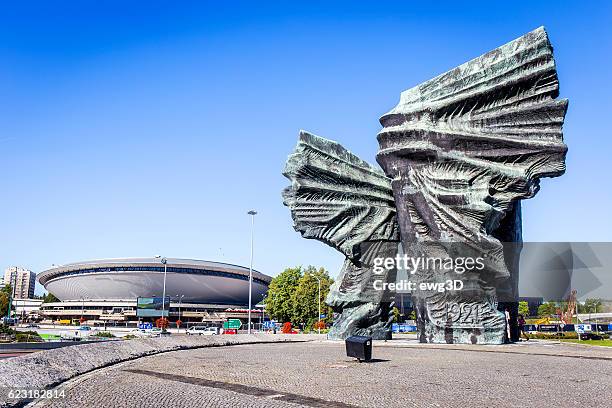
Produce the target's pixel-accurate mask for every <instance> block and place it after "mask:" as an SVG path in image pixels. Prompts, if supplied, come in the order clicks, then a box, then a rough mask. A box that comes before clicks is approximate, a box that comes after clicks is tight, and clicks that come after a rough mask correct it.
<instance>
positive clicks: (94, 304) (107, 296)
mask: <svg viewBox="0 0 612 408" xmlns="http://www.w3.org/2000/svg"><path fill="white" fill-rule="evenodd" d="M164 259H165V258H164ZM165 261H166V263H165V264H163V263H162V259H159V258H134V259H104V260H95V261H88V262H77V263H72V264H67V265H61V266H57V267H54V268H52V269H49V270H46V271H43V272H41V273H40V274H38V281H39V283H40V284H42V285H43V286H44V287H45V289H46V290H47V291H49V292H50V293H52V294H54V295H55V296H56V297H57V298H58V299H60V302H55V303H44V304H43V305H42V307H41V309H40V314H41V315H42V316H43V317H44V319H46V320H52V321H61V322H67V321H73V320H75V319H76V320H87V321H88V322H89V323H91V324H96V323H108V322H138V321H151V320H153V318H143V317H139V316H138V313H137V299H138V298H139V297H140V298H142V297H145V298H146V297H161V296H162V293H163V285H164V270H165V271H166V292H165V293H166V296H167V297H169V298H170V306H169V320H170V321H171V322H172V321H176V320H179V319H180V320H181V321H182V322H203V321H204V322H216V323H221V322H223V321H225V320H227V319H230V318H238V319H241V320H245V319H246V316H247V314H248V303H249V269H248V268H245V267H242V266H237V265H231V264H226V263H219V262H209V261H200V260H191V259H176V258H167V259H165ZM271 280H272V278H271V277H270V276H267V275H264V274H262V273H260V272H258V271H253V285H252V305H255V304H257V303H260V302H261V300H262V299H263V298H264V296H265V294H266V293H267V290H268V285H269V283H270V281H271ZM251 314H252V320H253V321H254V322H255V321H257V320H259V319H261V313H260V311H258V310H256V309H253V310H252V312H251Z"/></svg>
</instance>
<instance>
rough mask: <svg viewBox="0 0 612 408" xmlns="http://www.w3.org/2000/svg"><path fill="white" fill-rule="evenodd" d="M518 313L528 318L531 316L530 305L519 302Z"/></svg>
mask: <svg viewBox="0 0 612 408" xmlns="http://www.w3.org/2000/svg"><path fill="white" fill-rule="evenodd" d="M518 312H519V314H521V315H523V316H524V317H528V316H529V303H527V302H525V301H521V302H519V306H518Z"/></svg>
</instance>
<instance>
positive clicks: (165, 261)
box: [155, 255, 170, 331]
mask: <svg viewBox="0 0 612 408" xmlns="http://www.w3.org/2000/svg"><path fill="white" fill-rule="evenodd" d="M155 258H158V259H159V258H161V263H162V264H163V265H164V290H163V292H162V319H164V318H165V316H164V315H165V314H166V275H167V272H168V266H167V263H168V260H167V259H166V257H165V256H164V257H163V258H162V257H161V256H159V255H156V256H155ZM168 316H170V311H168ZM163 330H164V331H166V329H165V328H164V329H163Z"/></svg>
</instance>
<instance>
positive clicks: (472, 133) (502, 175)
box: [377, 28, 568, 248]
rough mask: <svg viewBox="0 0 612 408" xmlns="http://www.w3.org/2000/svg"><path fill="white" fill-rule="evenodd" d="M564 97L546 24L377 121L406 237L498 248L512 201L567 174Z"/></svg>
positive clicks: (413, 94)
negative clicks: (499, 231) (544, 179)
mask: <svg viewBox="0 0 612 408" xmlns="http://www.w3.org/2000/svg"><path fill="white" fill-rule="evenodd" d="M558 95H559V82H558V79H557V72H556V68H555V61H554V58H553V54H552V46H551V44H550V42H549V40H548V36H547V34H546V31H545V30H544V28H538V29H536V30H534V31H532V32H530V33H527V34H525V35H524V36H522V37H520V38H518V39H516V40H514V41H511V42H509V43H507V44H505V45H503V46H501V47H499V48H497V49H495V50H493V51H490V52H488V53H486V54H484V55H482V56H480V57H478V58H476V59H473V60H471V61H469V62H467V63H465V64H463V65H460V66H458V67H457V68H455V69H452V70H450V71H448V72H446V73H444V74H442V75H439V76H437V77H435V78H433V79H431V80H429V81H426V82H424V83H422V84H420V85H418V86H416V87H414V88H412V89H409V90H407V91H404V92H402V94H401V98H400V102H399V104H398V105H397V106H396V107H395V108H394V109H393V110H391V111H390V112H389V113H387V114H385V115H384V116H383V117H382V118H381V120H380V121H381V123H382V125H383V126H384V128H383V129H382V130H381V131H380V133H379V134H378V141H379V144H380V150H379V152H378V155H377V160H378V162H379V164H380V165H381V166H382V168H383V169H384V170H385V173H386V174H387V175H388V176H389V177H392V178H393V179H394V182H393V188H394V193H395V199H396V204H397V209H398V213H399V218H400V224H401V229H402V240H403V241H405V240H408V241H412V240H420V239H426V240H427V239H432V240H440V239H442V240H452V241H461V242H473V243H476V244H477V245H478V246H481V247H483V248H484V247H486V246H488V245H487V244H486V242H487V241H489V244H490V245H491V246H496V244H495V241H496V239H495V235H496V234H495V232H496V229H497V228H498V227H499V225H500V222H501V220H502V219H503V218H504V216H505V215H506V213H507V212H508V211H510V210H512V208H513V205H514V203H515V202H516V201H517V200H520V199H526V198H531V197H533V196H534V195H535V194H536V193H537V191H538V189H539V179H540V178H541V177H555V176H559V175H561V174H563V173H564V171H565V154H566V151H567V146H566V145H565V144H564V143H563V133H562V127H563V120H564V117H565V112H566V109H567V103H568V102H567V100H565V99H560V100H556V99H555V98H556V97H557V96H558ZM403 214H404V215H405V217H404V215H403ZM483 241H484V242H483Z"/></svg>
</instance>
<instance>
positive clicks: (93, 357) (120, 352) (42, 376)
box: [0, 334, 324, 406]
mask: <svg viewBox="0 0 612 408" xmlns="http://www.w3.org/2000/svg"><path fill="white" fill-rule="evenodd" d="M321 338H324V336H323V335H316V334H314V335H284V334H277V335H269V334H251V335H247V334H239V335H223V336H168V337H160V338H148V339H132V340H122V341H109V342H101V343H89V344H83V345H77V346H72V347H65V348H61V349H55V350H46V351H41V352H37V353H34V354H30V355H27V356H20V357H15V358H11V359H7V360H3V361H0V390H1V391H2V392H0V406H15V405H19V404H20V403H21V402H22V401H20V400H15V399H9V398H8V391H9V390H10V389H23V388H29V389H33V388H35V389H48V388H50V387H53V386H55V385H58V384H60V383H62V382H64V381H66V380H68V379H70V378H73V377H76V376H78V375H82V374H84V373H87V372H89V371H92V370H95V369H98V368H101V367H105V366H109V365H113V364H117V363H120V362H123V361H128V360H133V359H136V358H140V357H144V356H149V355H154V354H159V353H164V352H169V351H175V350H188V349H194V348H201V347H222V346H229V345H235V344H252V343H268V342H272V343H274V342H296V341H297V342H299V341H312V340H315V339H321Z"/></svg>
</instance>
